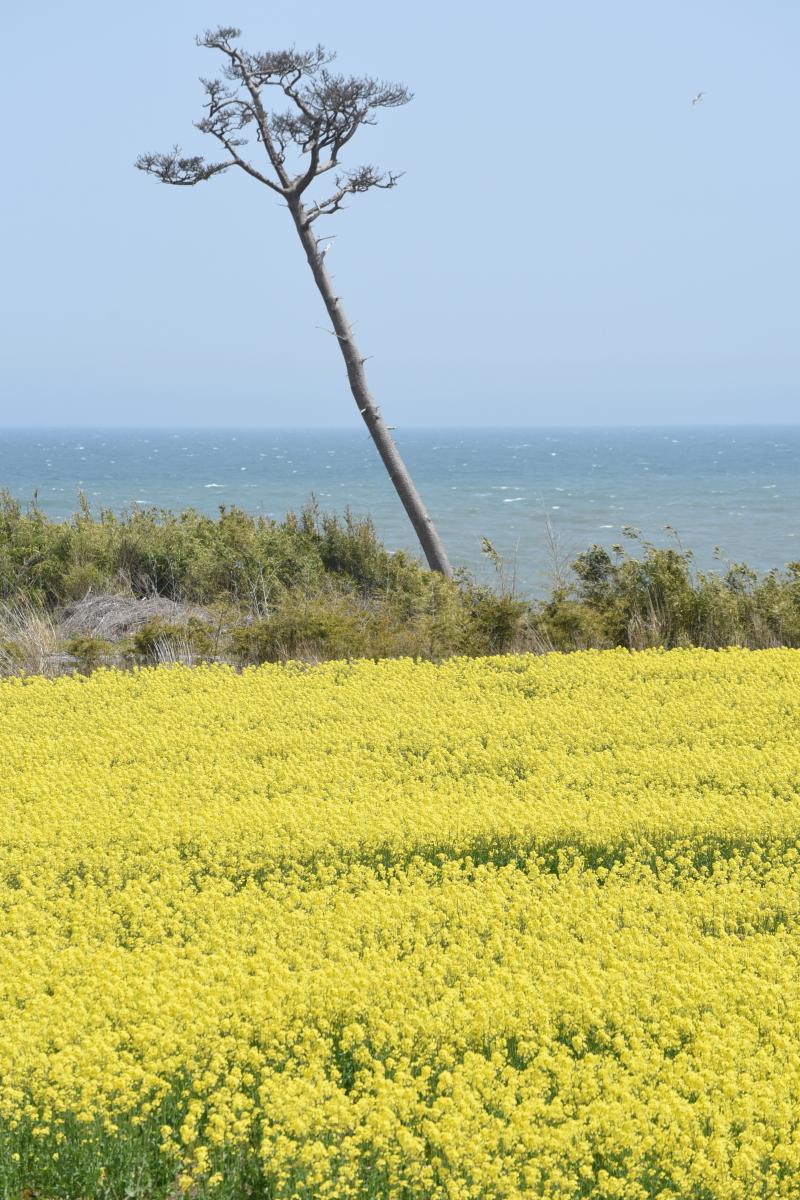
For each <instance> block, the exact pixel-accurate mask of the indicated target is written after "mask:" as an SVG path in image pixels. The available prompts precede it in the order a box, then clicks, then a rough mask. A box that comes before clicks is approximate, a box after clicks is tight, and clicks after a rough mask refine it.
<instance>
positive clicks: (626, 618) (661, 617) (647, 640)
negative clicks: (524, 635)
mask: <svg viewBox="0 0 800 1200" xmlns="http://www.w3.org/2000/svg"><path fill="white" fill-rule="evenodd" d="M628 536H629V537H631V538H632V540H634V541H636V542H638V543H639V545H640V547H641V555H640V556H639V557H633V556H632V555H630V554H628V553H627V552H626V551H625V550H623V548H622V547H621V546H616V547H613V548H612V550H613V553H614V558H612V557H611V555H609V554H608V552H607V551H606V550H604V549H603V548H602V547H600V546H592V547H591V548H590V549H589V550H587V551H586V552H585V553H583V554H581V555H579V556H578V558H577V559H576V560H575V562H574V563H573V564H572V572H573V576H574V580H573V582H572V583H571V584H570V585H568V586H567V587H565V588H561V589H557V590H556V591H555V592H554V594H553V595H552V596H551V597H550V599H549V600H547V601H545V602H544V603H542V604H540V605H538V606H537V611H536V617H535V620H534V625H535V628H536V630H537V632H538V633H539V635H540V637H541V638H542V639H543V640H545V641H546V642H547V643H548V644H549V645H550V646H551V647H552V648H554V649H573V648H576V647H580V646H599V647H604V646H628V647H630V648H631V649H635V650H638V649H644V648H645V647H647V646H666V647H674V646H690V645H692V646H706V647H710V648H714V647H720V646H733V645H740V646H750V647H753V648H759V647H768V646H800V564H799V563H790V564H789V565H788V567H787V570H786V574H784V575H782V574H781V573H779V572H778V571H770V572H768V573H767V574H766V575H764V576H762V577H761V578H759V576H758V575H757V574H756V572H755V571H753V570H751V569H750V568H749V567H747V566H745V565H744V564H743V563H731V564H729V565H728V566H727V569H726V570H725V571H724V573H723V574H721V575H720V574H716V573H704V572H697V571H695V568H694V563H693V556H692V553H691V551H690V550H683V549H682V548H680V547H679V548H678V549H675V548H674V547H668V548H657V547H656V546H654V545H652V544H651V543H650V542H646V541H643V540H642V539H641V537H640V535H639V534H638V533H636V531H634V530H630V531H628Z"/></svg>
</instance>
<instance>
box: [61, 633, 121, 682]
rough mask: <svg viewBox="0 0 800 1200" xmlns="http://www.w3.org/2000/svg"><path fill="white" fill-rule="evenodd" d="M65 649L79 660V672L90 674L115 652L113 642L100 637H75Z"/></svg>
mask: <svg viewBox="0 0 800 1200" xmlns="http://www.w3.org/2000/svg"><path fill="white" fill-rule="evenodd" d="M65 649H66V651H67V654H71V655H72V657H73V658H75V659H76V660H77V663H78V670H80V671H83V672H84V673H86V674H88V672H90V671H93V670H94V669H95V667H98V666H99V665H100V663H101V662H102V661H103V659H104V658H108V657H109V656H110V655H111V654H113V652H114V647H113V645H112V644H111V642H108V641H106V640H105V638H98V637H73V638H70V639H69V641H68V642H67V644H66V646H65Z"/></svg>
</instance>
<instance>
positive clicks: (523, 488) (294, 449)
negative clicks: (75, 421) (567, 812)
mask: <svg viewBox="0 0 800 1200" xmlns="http://www.w3.org/2000/svg"><path fill="white" fill-rule="evenodd" d="M397 441H398V446H399V448H400V452H401V454H402V455H403V457H404V459H405V461H406V463H407V465H408V467H409V470H410V471H411V474H412V476H413V478H414V480H415V483H416V485H417V488H418V489H419V491H420V493H421V494H422V497H423V499H424V501H425V503H426V505H427V507H428V510H429V512H430V513H431V516H432V517H433V519H434V521H435V523H436V525H437V527H438V529H439V532H440V534H441V537H442V540H443V542H444V544H445V546H446V548H447V551H448V554H449V556H450V558H451V561H452V562H453V564H454V565H456V566H463V567H466V568H467V570H468V571H469V572H470V573H471V574H472V575H473V576H474V577H476V578H478V579H480V580H482V581H486V582H492V581H495V582H499V578H498V566H497V562H496V560H493V558H492V556H490V555H488V554H487V553H486V551H485V548H484V541H483V539H487V540H488V541H489V542H490V543H491V545H492V546H493V547H494V549H495V550H496V551H497V554H498V555H499V558H500V560H501V566H500V568H499V572H500V573H501V574H502V577H503V583H504V584H505V586H508V587H514V588H515V589H516V591H517V592H518V594H520V595H526V596H541V595H544V594H546V593H547V592H548V590H549V588H550V587H551V585H552V582H553V580H554V578H557V577H558V576H559V574H563V573H564V571H565V569H566V567H567V566H568V564H569V562H571V561H572V560H573V559H574V558H575V556H576V555H577V554H579V553H580V552H581V551H583V550H586V549H587V548H588V547H590V546H592V545H594V544H596V545H602V546H605V547H606V548H608V549H611V547H612V546H614V545H623V546H625V547H626V548H627V549H628V550H629V551H631V552H634V553H636V552H637V548H636V542H635V540H633V539H632V536H631V535H632V533H633V532H634V531H638V534H639V537H640V538H641V539H644V540H646V541H649V542H651V543H653V544H655V545H658V546H666V545H674V546H680V547H683V548H684V549H690V550H691V551H692V552H693V555H694V561H695V564H696V566H697V569H699V570H705V571H708V570H716V571H724V570H725V569H726V567H727V565H728V564H729V563H731V562H746V563H748V564H749V565H750V566H751V567H753V568H755V569H756V570H758V571H767V570H770V569H773V568H783V567H785V565H786V564H787V563H788V562H792V561H798V560H800V426H777V427H750V426H748V427H742V426H738V427H731V428H674V429H673V428H659V429H653V428H648V429H632V428H614V429H599V428H598V429H574V428H570V429H553V428H547V429H494V430H493V429H442V430H416V431H403V432H402V434H398V435H397ZM0 487H3V488H5V489H7V490H8V491H9V492H10V493H11V494H12V496H14V497H15V498H17V499H18V500H20V501H21V502H22V504H23V506H26V507H27V506H28V505H31V504H35V505H36V506H38V508H39V509H40V510H41V511H42V512H43V513H46V514H47V515H48V516H50V517H52V518H54V519H56V520H66V519H68V518H70V517H71V516H72V514H73V513H75V511H76V510H77V508H78V493H79V492H82V493H83V494H84V495H85V497H86V499H87V500H88V502H89V504H90V506H91V509H92V511H93V512H94V513H96V514H97V515H99V514H100V512H101V510H103V509H110V510H111V511H113V512H114V513H117V514H121V513H124V512H125V511H128V512H129V511H130V510H131V509H132V508H133V507H134V506H137V507H139V508H150V507H153V508H159V509H161V508H165V509H171V510H173V511H179V510H182V509H185V508H194V509H196V510H197V511H198V512H201V513H207V514H210V515H216V514H217V513H218V511H219V509H220V507H221V506H226V507H229V506H231V505H237V506H239V507H240V508H242V509H244V510H245V511H246V512H248V513H259V514H264V515H265V516H268V517H272V518H274V519H276V520H277V519H280V518H282V517H283V516H284V514H285V513H286V512H287V511H288V510H295V511H297V510H299V509H300V508H301V507H302V506H303V505H304V504H305V503H307V502H308V501H309V499H310V498H311V496H312V495H313V497H314V498H315V499H316V502H317V504H318V505H319V507H320V509H322V510H323V511H328V512H337V513H342V512H344V510H345V509H346V508H349V509H350V510H351V511H352V512H353V513H354V514H355V515H357V516H369V517H371V519H372V521H373V522H374V525H375V528H376V530H377V533H378V535H379V537H380V538H381V539H382V540H383V541H384V542H385V544H386V545H387V546H389V547H390V548H392V549H401V548H402V549H407V550H409V551H410V552H411V553H417V552H418V550H417V548H416V547H415V542H414V535H413V531H412V530H411V527H410V525H409V523H408V520H407V518H406V516H405V513H404V512H403V510H402V508H401V505H400V502H399V500H398V499H397V496H396V495H395V493H394V490H393V488H392V486H391V484H390V483H389V480H388V478H387V476H386V473H385V471H384V468H383V466H382V464H381V462H380V460H379V458H378V455H377V452H376V450H375V448H374V446H373V445H372V442H371V441H370V439H369V436H368V435H367V434H366V432H365V431H361V430H353V429H349V430H341V429H340V430H336V429H333V430H332V429H320V430H314V431H308V430H296V429H295V430H276V429H218V430H189V429H158V430H145V429H135V430H110V429H93V430H91V429H83V430H63V429H62V430H47V431H43V430H31V431H26V430H13V431H8V430H7V431H0Z"/></svg>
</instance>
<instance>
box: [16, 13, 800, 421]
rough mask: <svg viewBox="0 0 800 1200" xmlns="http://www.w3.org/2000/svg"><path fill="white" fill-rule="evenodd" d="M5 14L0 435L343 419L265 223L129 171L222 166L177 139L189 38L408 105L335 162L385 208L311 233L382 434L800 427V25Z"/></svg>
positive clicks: (349, 417)
mask: <svg viewBox="0 0 800 1200" xmlns="http://www.w3.org/2000/svg"><path fill="white" fill-rule="evenodd" d="M14 8H15V11H10V12H9V13H7V14H6V16H5V18H4V30H5V34H6V36H5V39H4V42H5V50H4V54H3V59H4V62H3V71H2V73H1V74H2V82H1V83H0V89H1V90H2V100H3V104H4V110H5V112H6V114H7V119H6V122H5V126H6V128H5V130H4V134H5V137H4V142H5V145H4V151H3V157H4V160H5V166H6V186H5V188H4V189H3V193H2V198H1V200H0V203H1V205H2V211H1V212H0V219H2V230H3V240H4V248H3V259H4V276H5V285H4V287H3V288H2V295H1V296H0V306H1V307H0V330H2V333H1V334H0V425H3V426H6V427H11V426H17V427H31V426H41V427H52V426H69V427H86V426H174V427H177V426H193V427H203V426H217V427H218V426H264V427H284V428H286V427H321V426H341V427H347V426H354V425H356V424H357V423H358V421H359V420H360V418H359V417H358V414H357V412H356V409H355V405H354V402H353V400H352V397H351V396H350V393H349V391H348V388H347V382H346V377H345V375H344V370H343V365H342V363H341V360H340V358H339V355H338V349H337V346H336V344H335V342H334V340H333V338H332V337H331V336H329V335H328V334H327V333H326V332H325V326H326V320H325V313H324V309H323V307H322V301H321V299H320V297H319V295H318V293H317V292H316V290H315V287H314V284H313V280H312V278H311V275H310V272H309V270H308V265H307V263H306V261H305V258H304V255H303V252H302V249H301V247H300V244H299V242H298V240H297V236H296V233H295V231H294V228H293V226H292V224H291V221H290V218H289V214H288V213H287V212H286V211H285V210H284V209H282V208H281V207H280V205H279V203H278V202H277V197H275V196H274V194H273V193H271V192H269V191H268V190H267V189H266V188H264V187H263V186H261V185H259V184H257V183H256V182H255V181H254V180H251V179H249V178H247V177H246V176H245V175H244V174H243V173H242V172H240V171H230V172H228V173H226V174H225V175H223V176H219V177H217V178H215V179H212V180H210V181H209V182H207V183H204V184H201V185H199V186H198V187H196V188H170V187H165V186H163V185H160V184H159V183H157V182H156V181H155V180H154V179H152V178H150V177H148V176H146V175H144V174H143V173H141V172H138V171H136V170H134V167H133V163H134V160H135V159H136V157H137V155H138V154H139V153H141V152H143V151H149V150H167V149H169V148H170V147H171V146H172V145H173V144H174V143H180V144H181V145H182V146H183V148H184V150H185V151H186V152H187V153H205V154H210V155H211V156H212V157H214V148H215V143H213V140H212V139H211V138H208V137H203V135H201V134H200V133H199V132H198V131H197V130H195V129H194V128H193V124H192V123H193V121H195V120H197V119H199V118H200V116H201V115H202V108H201V102H202V89H201V86H200V84H199V82H198V77H199V76H201V75H203V76H206V77H208V76H212V75H214V74H216V73H217V68H218V66H219V63H218V60H217V56H216V55H214V53H213V52H211V51H208V50H203V49H199V48H197V46H196V45H195V43H194V37H195V35H196V34H197V33H199V32H202V31H203V30H204V29H205V28H208V27H209V26H217V25H219V24H220V23H224V24H236V25H238V26H239V27H240V28H241V29H242V31H243V32H242V38H241V44H242V45H243V46H245V47H246V48H248V49H253V50H265V49H278V48H283V47H286V46H289V45H293V44H294V45H297V46H298V47H301V48H304V47H309V46H313V45H315V44H317V43H318V42H322V43H323V44H324V45H326V46H327V47H328V48H330V49H333V50H336V51H337V52H338V66H339V68H340V69H341V70H342V71H345V72H347V73H351V72H352V73H356V74H361V73H367V74H371V75H375V76H379V77H381V78H385V79H389V80H400V81H402V82H404V83H406V84H407V85H408V86H409V87H410V88H411V89H412V91H413V92H414V99H413V102H412V103H411V104H409V105H408V106H406V107H403V108H399V109H396V110H390V111H388V112H385V113H383V114H382V115H381V120H380V123H379V124H378V125H377V126H376V127H375V128H370V129H365V130H363V131H361V132H360V133H359V134H358V135H357V137H356V138H355V139H354V141H353V142H352V143H351V147H350V154H349V156H348V158H347V163H348V164H349V165H359V164H360V163H363V162H371V163H375V164H377V165H379V166H382V167H385V168H391V169H392V170H394V171H403V172H405V174H404V175H403V178H402V179H401V181H400V184H399V186H398V187H397V188H395V189H393V190H391V191H379V192H372V193H370V194H368V195H366V196H360V197H355V198H354V199H353V201H352V203H351V205H350V207H349V208H348V210H347V211H346V212H345V213H342V214H339V215H337V216H336V217H334V218H331V219H330V220H327V221H325V222H320V223H319V226H318V228H319V231H320V232H321V233H325V234H334V233H335V234H336V238H335V241H334V243H333V245H334V248H333V250H332V251H331V252H330V254H329V257H328V265H329V267H330V269H331V270H332V272H333V273H334V276H335V281H336V285H337V289H338V291H339V294H340V296H341V297H342V300H343V302H344V306H345V309H346V311H347V313H348V315H349V317H350V319H351V321H352V322H353V323H354V324H355V328H356V333H357V335H358V338H359V342H360V348H361V351H362V353H363V354H364V355H369V356H371V357H370V359H369V362H368V363H367V370H368V375H369V380H370V384H371V386H372V390H373V392H374V394H375V396H376V399H377V400H378V402H379V403H380V405H381V408H382V411H383V413H384V415H385V416H387V417H388V418H390V419H391V420H392V421H393V422H397V423H398V424H399V425H401V426H406V427H421V426H436V427H447V426H508V427H512V426H516V427H519V426H542V425H561V426H563V425H572V426H581V425H606V426H608V425H617V424H621V425H625V424H628V425H640V426H641V425H651V424H652V425H664V424H693V423H695V424H704V425H708V424H737V423H776V422H794V421H796V420H797V414H798V409H799V408H800V405H799V404H798V401H800V395H798V393H799V392H800V388H799V387H798V384H799V383H800V346H799V344H798V337H797V333H798V309H799V308H800V305H799V304H798V301H799V300H800V269H799V268H800V262H799V261H798V260H799V259H800V221H798V218H797V214H798V212H800V194H799V193H800V158H798V155H797V150H796V143H797V114H798V104H799V102H800V73H799V72H798V71H797V69H796V63H797V57H798V52H799V51H800V5H798V4H797V3H796V2H795V0H759V3H758V4H755V3H753V2H752V0H746V2H740V0H671V2H670V3H669V4H645V3H642V0H608V2H607V3H604V4H599V3H597V2H596V0H558V3H554V2H553V0H548V2H547V3H542V2H539V0H527V2H525V3H523V2H520V3H510V2H509V0H494V2H493V3H492V4H491V5H486V4H483V3H481V4H477V3H469V2H467V3H464V0H459V2H458V3H455V2H451V0H439V2H438V3H436V4H431V3H430V0H427V2H425V3H423V2H422V0H405V2H404V3H403V4H402V5H383V4H376V3H375V2H374V0H341V3H339V4H337V5H332V4H330V3H329V0H325V2H324V3H323V2H321V0H306V2H305V3H303V4H302V5H295V4H282V5H269V4H266V3H263V0H262V2H261V3H256V2H255V0H191V2H189V0H159V3H155V2H154V0H137V3H136V4H127V5H109V4H100V3H98V2H92V0H84V2H81V0H78V3H77V4H73V5H63V4H62V3H60V2H58V3H56V2H54V0H49V2H47V3H36V2H35V0H34V3H32V4H30V5H26V6H25V8H24V11H23V7H22V6H14ZM700 90H702V91H703V92H704V95H703V98H702V100H701V101H700V103H698V104H696V105H694V106H693V105H692V104H691V98H692V97H693V96H694V95H695V93H696V92H698V91H700ZM9 114H11V115H12V117H13V119H12V120H9V117H8V115H9ZM257 149H258V147H256V148H255V150H256V151H257Z"/></svg>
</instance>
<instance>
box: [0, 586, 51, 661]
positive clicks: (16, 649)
mask: <svg viewBox="0 0 800 1200" xmlns="http://www.w3.org/2000/svg"><path fill="white" fill-rule="evenodd" d="M65 657H66V656H65V655H64V654H63V653H62V639H61V636H60V634H59V632H58V630H57V628H56V626H55V624H54V622H53V619H52V617H51V615H50V614H49V613H48V612H47V611H46V610H45V609H43V608H39V607H37V606H36V605H34V604H32V603H30V602H29V601H27V600H18V601H16V602H15V603H11V604H0V674H3V675H20V674H26V675H60V674H63V672H64V668H65V663H64V659H65Z"/></svg>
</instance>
